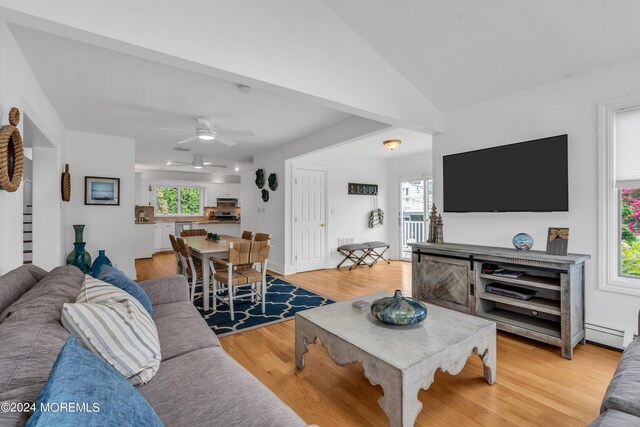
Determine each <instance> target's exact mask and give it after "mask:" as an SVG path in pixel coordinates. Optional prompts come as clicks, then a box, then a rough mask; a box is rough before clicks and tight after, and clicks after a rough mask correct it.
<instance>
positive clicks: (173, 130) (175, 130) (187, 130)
mask: <svg viewBox="0 0 640 427" xmlns="http://www.w3.org/2000/svg"><path fill="white" fill-rule="evenodd" d="M157 129H158V130H168V131H171V132H193V129H177V128H157Z"/></svg>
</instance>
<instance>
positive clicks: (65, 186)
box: [60, 163, 71, 202]
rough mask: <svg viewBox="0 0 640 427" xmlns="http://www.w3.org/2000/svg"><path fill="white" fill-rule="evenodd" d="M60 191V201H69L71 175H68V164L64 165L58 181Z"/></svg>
mask: <svg viewBox="0 0 640 427" xmlns="http://www.w3.org/2000/svg"><path fill="white" fill-rule="evenodd" d="M60 190H61V191H62V201H63V202H68V201H69V200H71V174H70V173H69V163H67V164H65V165H64V172H62V177H61V179H60Z"/></svg>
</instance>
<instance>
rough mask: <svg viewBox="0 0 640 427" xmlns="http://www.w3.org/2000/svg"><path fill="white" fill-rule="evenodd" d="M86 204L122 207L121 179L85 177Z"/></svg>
mask: <svg viewBox="0 0 640 427" xmlns="http://www.w3.org/2000/svg"><path fill="white" fill-rule="evenodd" d="M84 204H85V205H100V206H120V178H105V177H99V176H85V177H84Z"/></svg>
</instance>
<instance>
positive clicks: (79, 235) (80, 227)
mask: <svg viewBox="0 0 640 427" xmlns="http://www.w3.org/2000/svg"><path fill="white" fill-rule="evenodd" d="M73 231H74V232H75V235H76V238H75V240H74V244H75V243H82V242H84V236H83V234H84V224H77V225H74V226H73ZM75 259H76V251H75V249H74V250H72V251H71V252H70V253H69V255H67V264H71V265H75V264H74V263H73V261H74V260H75ZM84 259H85V261H86V262H87V264H89V265H91V254H90V253H89V252H87V251H86V249H85V251H84Z"/></svg>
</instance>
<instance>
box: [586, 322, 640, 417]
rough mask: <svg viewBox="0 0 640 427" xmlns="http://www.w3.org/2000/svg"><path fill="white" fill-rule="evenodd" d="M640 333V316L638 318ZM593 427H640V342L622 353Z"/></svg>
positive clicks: (637, 341)
mask: <svg viewBox="0 0 640 427" xmlns="http://www.w3.org/2000/svg"><path fill="white" fill-rule="evenodd" d="M638 330H639V331H640V315H639V316H638ZM589 425H590V426H592V427H631V426H640V338H636V339H635V340H634V341H633V342H632V343H631V344H629V346H628V347H627V348H626V349H625V351H624V352H623V353H622V357H621V358H620V362H618V367H617V368H616V372H615V374H613V379H612V380H611V383H609V387H608V388H607V392H606V393H605V395H604V399H602V406H601V407H600V416H599V417H598V418H596V419H595V420H593V422H592V423H591V424H589Z"/></svg>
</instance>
